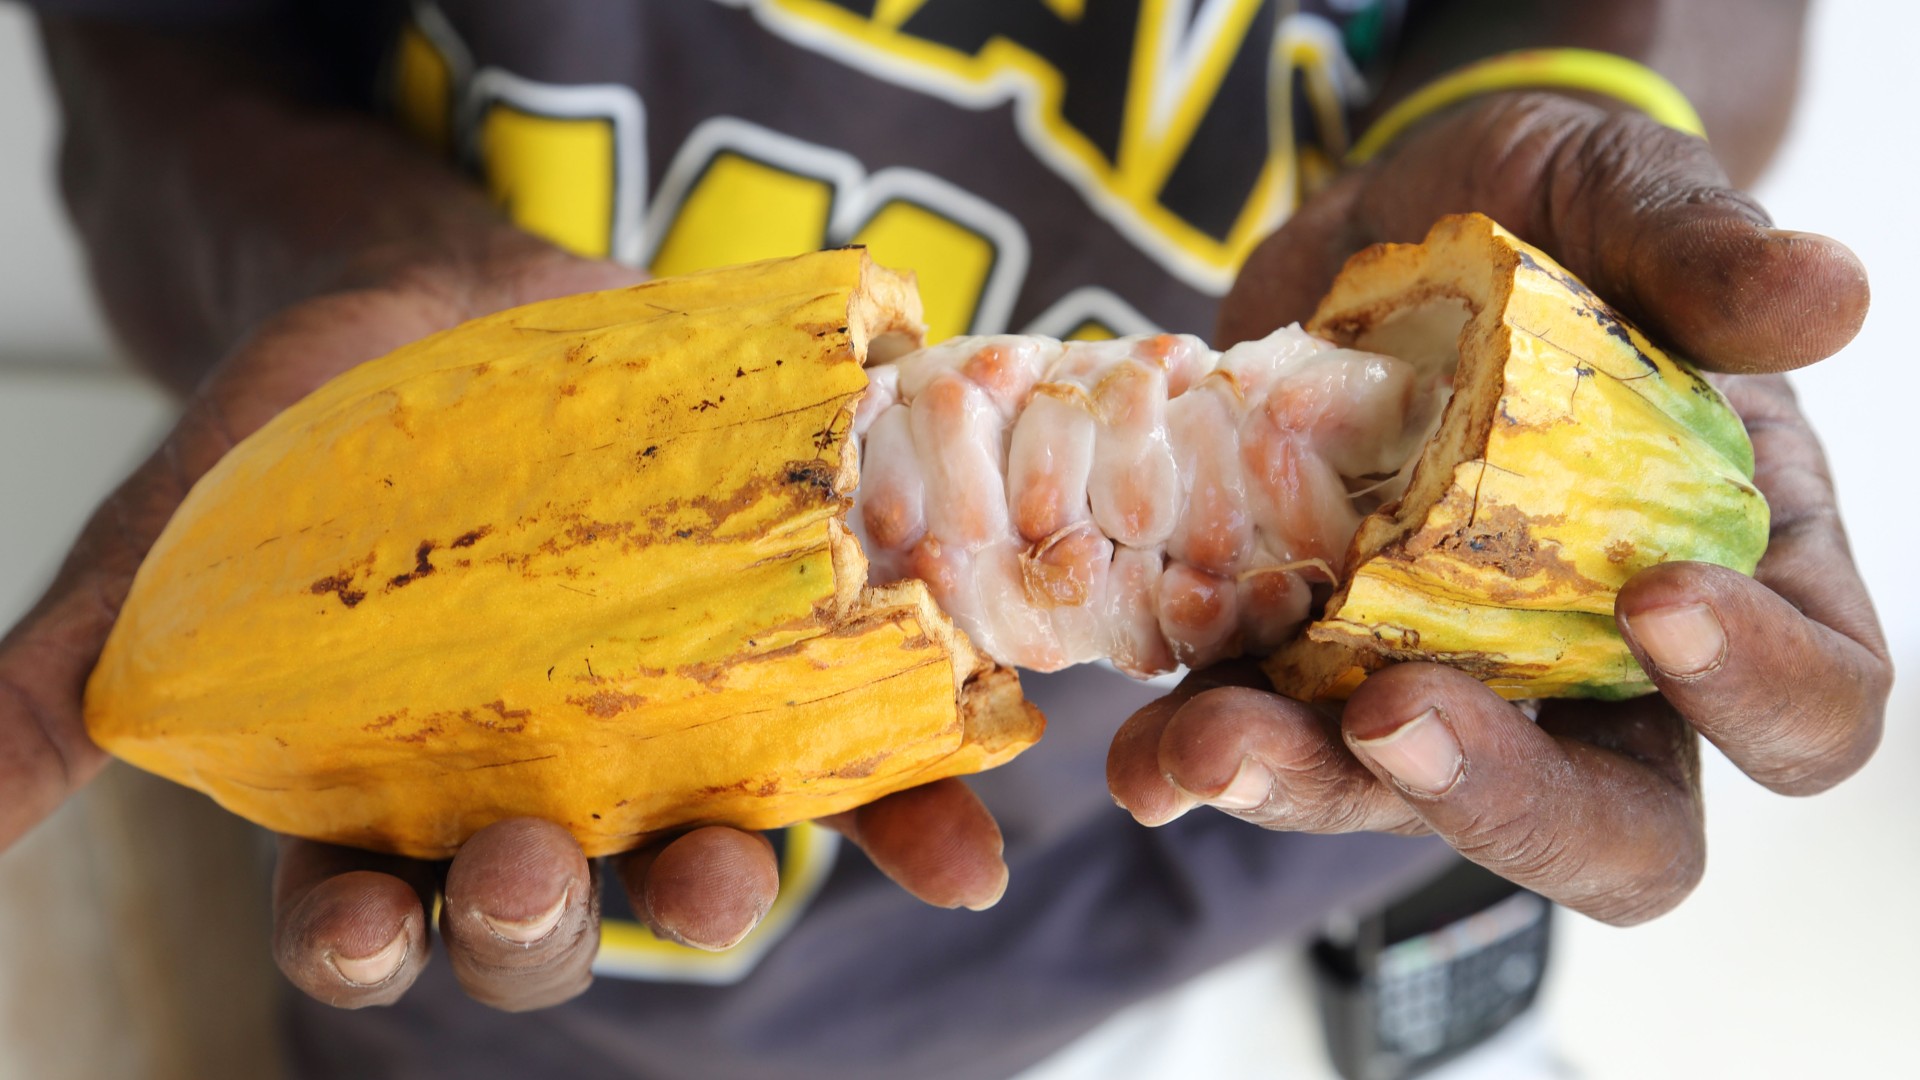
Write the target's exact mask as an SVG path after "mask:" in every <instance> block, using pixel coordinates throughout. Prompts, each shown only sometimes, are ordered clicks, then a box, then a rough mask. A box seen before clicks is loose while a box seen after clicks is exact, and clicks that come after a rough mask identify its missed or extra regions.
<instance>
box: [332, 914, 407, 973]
mask: <svg viewBox="0 0 1920 1080" xmlns="http://www.w3.org/2000/svg"><path fill="white" fill-rule="evenodd" d="M412 947H413V942H412V941H411V940H410V938H409V935H408V934H407V925H406V924H405V923H401V924H400V932H399V933H397V934H395V935H393V940H392V941H389V942H387V943H386V944H385V945H382V946H381V947H380V951H379V952H377V953H374V954H373V955H372V956H362V957H358V958H355V957H350V956H341V955H340V954H339V953H332V954H330V955H328V957H327V959H328V960H330V961H332V962H333V970H335V971H337V972H339V973H340V977H341V978H342V979H345V980H346V981H348V982H350V983H352V984H353V985H355V986H378V985H380V984H381V983H383V982H386V981H387V980H388V979H391V978H393V973H394V972H396V971H399V970H400V965H401V964H404V963H406V961H407V953H408V952H409V951H410V950H411V949H412Z"/></svg>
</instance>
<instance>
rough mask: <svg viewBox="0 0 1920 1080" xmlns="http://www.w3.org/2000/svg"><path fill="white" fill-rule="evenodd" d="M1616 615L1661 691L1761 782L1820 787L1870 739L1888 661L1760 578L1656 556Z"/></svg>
mask: <svg viewBox="0 0 1920 1080" xmlns="http://www.w3.org/2000/svg"><path fill="white" fill-rule="evenodd" d="M1615 611H1616V613H1617V615H1618V618H1619V621H1620V628H1621V632H1622V633H1623V634H1625V635H1626V637H1627V641H1628V643H1629V645H1630V646H1631V647H1632V649H1633V652H1634V655H1635V656H1636V657H1637V658H1639V660H1640V663H1641V666H1642V667H1644V668H1646V670H1647V673H1648V675H1650V676H1651V677H1652V678H1653V681H1654V683H1655V684H1656V685H1657V686H1658V687H1659V688H1660V692H1661V693H1662V694H1663V695H1665V696H1666V698H1667V700H1668V701H1671V702H1672V703H1673V704H1674V706H1675V707H1676V708H1678V709H1679V710H1680V713H1681V714H1682V715H1683V716H1685V717H1686V718H1687V720H1688V721H1689V722H1690V723H1692V724H1693V726H1694V727H1695V728H1697V729H1698V730H1699V731H1700V733H1701V734H1703V735H1705V736H1706V737H1707V738H1708V739H1709V740H1711V741H1712V742H1713V744H1714V745H1715V746H1718V747H1719V748H1720V749H1721V751H1722V752H1723V753H1725V754H1726V755H1727V757H1728V758H1729V759H1730V760H1732V761H1733V763H1734V764H1736V765H1738V766H1739V767H1740V769H1741V770H1742V771H1743V772H1745V773H1746V774H1747V775H1748V776H1751V777H1753V778H1754V779H1755V780H1757V781H1759V782H1760V783H1762V784H1765V785H1766V786H1767V787H1769V788H1772V789H1773V790H1775V791H1778V792H1781V793H1783V794H1787V795H1810V794H1814V793H1817V792H1821V791H1825V790H1826V789H1828V788H1830V787H1832V786H1833V785H1834V784H1837V783H1839V782H1840V781H1841V780H1844V779H1846V778H1847V777H1849V776H1851V775H1853V774H1854V773H1855V772H1857V771H1859V769H1860V767H1861V766H1862V765H1864V764H1866V761H1867V759H1868V758H1869V757H1871V756H1872V755H1873V751H1874V749H1875V748H1876V747H1878V746H1879V743H1880V735H1881V729H1882V727H1883V715H1884V712H1885V709H1886V703H1887V695H1888V693H1889V690H1890V688H1891V684H1892V669H1891V666H1890V665H1889V664H1888V663H1887V662H1886V660H1885V659H1884V657H1882V656H1877V655H1875V654H1874V653H1873V652H1871V651H1869V650H1868V649H1867V648H1866V647H1865V646H1863V645H1861V644H1860V643H1859V642H1858V641H1855V640H1854V639H1852V638H1850V637H1848V636H1846V635H1845V634H1842V633H1840V632H1839V631H1837V630H1834V629H1831V628H1829V627H1827V626H1823V625H1821V624H1820V623H1819V622H1817V621H1815V620H1813V619H1809V618H1807V617H1806V616H1805V615H1803V614H1801V612H1800V611H1799V610H1798V609H1796V608H1795V607H1794V606H1793V605H1792V604H1790V603H1788V602H1787V601H1786V600H1784V599H1782V598H1781V597H1780V596H1778V595H1776V594H1774V593H1773V592H1772V591H1771V590H1769V589H1768V588H1767V587H1766V586H1764V585H1762V584H1760V583H1759V582H1757V581H1754V580H1753V579H1751V578H1749V577H1746V576H1745V575H1743V574H1739V573H1736V572H1734V571H1732V570H1728V569H1726V568H1725V567H1720V566H1712V565H1709V564H1706V563H1666V564H1663V565H1660V566H1655V567H1652V568H1650V569H1648V570H1645V571H1643V572H1641V573H1640V574H1638V575H1635V577H1634V578H1633V580H1631V581H1629V582H1628V583H1627V586H1626V587H1625V588H1624V589H1622V590H1621V591H1620V596H1619V599H1618V600H1617V601H1616V603H1615Z"/></svg>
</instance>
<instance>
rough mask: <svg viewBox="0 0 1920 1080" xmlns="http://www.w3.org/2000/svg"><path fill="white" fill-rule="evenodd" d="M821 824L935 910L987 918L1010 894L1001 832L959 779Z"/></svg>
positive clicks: (913, 790)
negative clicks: (984, 914)
mask: <svg viewBox="0 0 1920 1080" xmlns="http://www.w3.org/2000/svg"><path fill="white" fill-rule="evenodd" d="M820 824H822V825H825V826H827V827H829V828H832V829H835V830H838V831H839V832H840V833H841V834H842V835H844V836H846V837H847V839H849V840H852V841H853V842H854V844H855V845H857V846H858V847H859V848H860V850H862V851H864V852H866V854H867V858H869V859H871V860H872V861H873V865H874V866H875V867H877V868H879V870H880V872H881V873H883V874H885V875H887V877H889V878H891V879H892V880H893V882H894V883H895V884H897V885H899V886H900V887H901V888H903V889H905V890H907V892H909V893H911V894H913V895H914V896H916V897H918V898H919V899H921V900H924V901H926V902H927V903H929V904H932V905H933V906H935V907H943V908H957V907H963V908H968V909H970V910H973V911H984V910H986V909H987V908H990V907H992V906H993V905H995V904H997V903H999V902H1000V897H1001V896H1002V895H1003V894H1004V893H1005V892H1006V891H1007V863H1006V860H1005V859H1003V858H1002V857H1001V852H1002V850H1003V848H1004V844H1003V842H1002V840H1001V837H1000V826H999V825H997V824H995V823H994V820H993V815H992V814H991V813H989V812H988V811H987V808H986V805H985V804H984V803H982V802H981V801H980V797H979V796H977V795H975V794H974V793H973V789H972V788H969V787H968V786H967V785H966V784H964V783H962V782H961V781H960V780H957V779H946V780H936V781H934V782H933V783H931V784H924V785H922V786H920V787H917V788H908V789H907V790H906V791H898V792H895V793H893V794H892V795H888V796H886V797H885V798H882V799H879V800H876V801H874V802H870V803H868V804H867V805H865V806H862V807H860V808H859V809H857V810H851V811H848V812H847V813H844V814H835V815H834V816H832V817H830V818H822V819H821V821H820Z"/></svg>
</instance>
